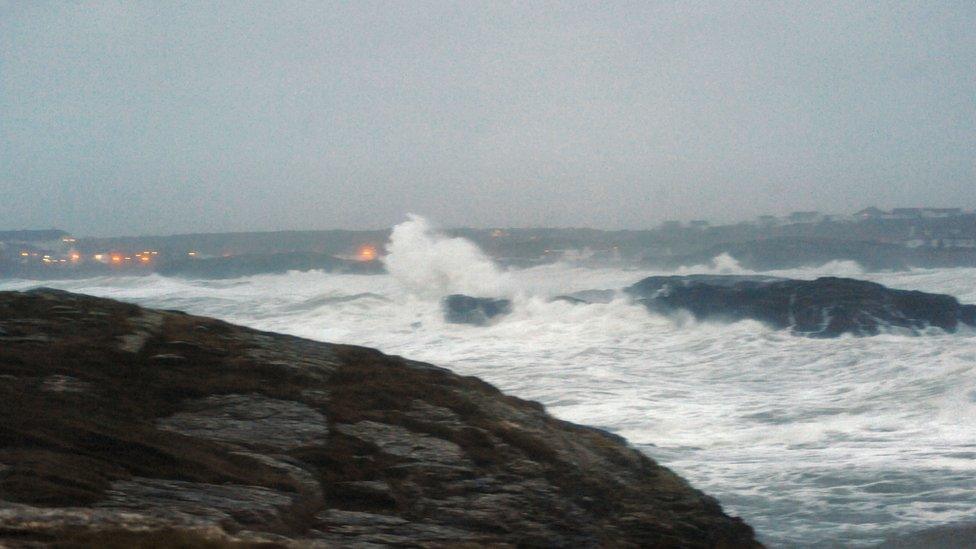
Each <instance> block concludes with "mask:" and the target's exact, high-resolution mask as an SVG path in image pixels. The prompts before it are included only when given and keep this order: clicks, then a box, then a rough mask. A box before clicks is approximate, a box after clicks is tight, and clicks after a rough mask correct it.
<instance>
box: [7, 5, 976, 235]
mask: <svg viewBox="0 0 976 549" xmlns="http://www.w3.org/2000/svg"><path fill="white" fill-rule="evenodd" d="M973 29H976V5H974V4H973V3H971V2H958V3H953V2H944V3H938V5H930V4H929V3H911V4H909V3H890V4H886V3H873V4H871V5H867V4H866V3H816V4H814V3H807V2H797V3H785V2H784V3H770V2H750V3H722V4H719V3H714V2H707V3H691V2H679V3H670V2H655V3H651V2H613V3H610V4H604V3H588V4H581V3H572V4H570V3H531V5H521V4H502V3H496V2H492V3H474V2H460V3H456V2H443V3H442V2H424V3H420V2H401V3H394V2H389V3H379V2H350V3H320V2H307V3H306V2H281V1H276V2H243V1H242V2H207V3H169V2H71V3H66V2H40V1H38V2H26V1H25V2H11V1H9V0H7V1H3V0H0V229H2V228H8V229H9V228H42V227H52V226H56V227H60V228H64V229H66V230H69V231H71V232H73V233H75V234H79V235H113V234H161V233H162V234H167V233H182V232H205V231H206V232H209V231H235V230H274V229H325V228H369V227H385V226H390V225H392V224H394V223H398V222H400V221H402V220H403V219H404V216H405V214H406V213H407V212H416V213H419V214H423V215H426V216H429V217H431V218H432V219H435V220H437V221H438V222H439V223H440V224H442V225H447V226H475V227H485V226H574V227H581V226H591V227H598V228H643V227H650V226H652V225H655V224H657V223H659V222H661V221H663V220H665V219H692V218H704V219H711V220H716V221H731V220H739V219H748V218H751V217H753V216H755V215H758V214H764V213H770V214H782V213H786V212H788V211H791V210H814V209H816V210H822V211H827V212H853V211H855V210H856V209H859V208H861V207H864V206H869V205H877V206H880V207H884V208H889V207H896V206H915V205H920V206H958V207H964V208H973V207H976V192H974V190H976V147H974V145H976V142H974V141H976V138H974V136H976V99H974V98H976V71H974V70H973V67H976V31H974V30H973Z"/></svg>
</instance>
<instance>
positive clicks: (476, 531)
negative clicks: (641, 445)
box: [0, 291, 759, 548]
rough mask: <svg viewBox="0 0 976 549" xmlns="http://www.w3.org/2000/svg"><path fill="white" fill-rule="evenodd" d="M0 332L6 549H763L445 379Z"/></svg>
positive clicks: (690, 504)
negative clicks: (258, 548)
mask: <svg viewBox="0 0 976 549" xmlns="http://www.w3.org/2000/svg"><path fill="white" fill-rule="evenodd" d="M52 305H58V306H65V307H71V308H73V309H76V310H77V311H78V313H77V314H72V315H71V316H70V317H68V316H66V315H64V314H63V311H64V310H63V309H62V310H61V311H60V312H58V311H53V312H52V311H51V310H50V309H51V306H52ZM0 318H2V319H3V321H4V327H5V329H6V330H8V332H9V333H11V334H16V335H17V337H16V338H11V337H7V338H5V339H4V340H3V342H2V344H0V380H2V383H0V546H4V547H41V546H48V545H53V546H72V547H73V546H83V547H90V546H95V547H98V546H104V545H111V546H115V547H124V546H150V545H152V546H186V547H200V546H207V547H210V546H229V545H232V544H235V543H237V542H243V543H245V544H247V545H246V546H254V545H255V544H267V545H265V546H269V547H323V548H325V547H329V548H332V547H369V546H387V545H403V546H420V547H431V546H439V547H443V546H455V545H458V544H463V545H464V546H471V547H476V546H492V547H510V546H537V547H541V546H545V547H598V546H614V547H636V546H656V547H758V546H759V545H758V543H757V542H756V541H755V539H754V537H753V532H752V529H751V528H750V527H749V526H748V525H746V524H745V523H743V522H742V521H741V520H740V519H737V518H733V517H729V516H728V515H726V514H725V513H724V512H723V511H722V509H721V507H720V506H719V504H718V502H717V501H715V500H714V499H713V498H711V497H709V496H707V495H705V494H703V493H701V492H699V491H698V490H695V489H694V488H692V487H691V486H689V485H688V483H687V482H685V481H684V480H683V479H681V478H680V477H678V476H677V475H675V474H674V473H672V472H671V471H670V470H668V469H666V468H664V467H661V466H660V465H658V464H657V463H655V462H654V461H653V460H651V459H650V458H648V457H647V456H645V455H643V454H641V453H640V452H638V451H636V450H635V449H633V448H631V447H629V446H628V445H627V444H626V442H625V441H624V440H623V439H621V438H619V437H617V436H614V435H611V434H609V433H606V432H603V431H600V430H597V429H592V428H588V427H582V426H579V425H574V424H572V423H568V422H564V421H560V420H557V419H555V418H553V417H551V416H549V415H548V414H546V413H545V411H544V410H543V408H542V406H540V405H539V404H537V403H533V402H528V401H524V400H520V399H517V398H514V397H510V396H506V395H504V394H502V393H501V392H499V391H498V390H497V389H495V388H494V387H492V386H490V385H488V384H486V383H484V382H482V381H480V380H478V379H476V378H472V377H461V376H457V375H455V374H453V373H451V372H450V371H448V370H445V369H443V368H438V367H436V366H432V365H429V364H424V363H420V362H414V361H410V360H406V359H403V358H399V357H392V356H386V355H384V354H382V353H380V352H378V351H374V350H371V349H365V348H360V347H351V346H345V345H331V344H327V343H317V342H312V341H308V340H303V339H299V338H295V337H290V336H284V335H277V334H270V333H265V332H258V331H256V330H250V329H246V328H241V327H238V326H233V325H230V324H227V323H224V322H220V321H217V320H212V319H206V318H200V317H194V316H189V315H182V314H177V313H172V312H164V311H150V310H146V309H142V308H140V307H137V306H135V305H130V304H124V303H119V302H115V301H111V300H106V299H97V298H92V297H85V296H78V295H72V294H67V293H64V292H50V291H34V292H27V293H16V292H6V293H0ZM147 319H149V320H147ZM173 354H179V356H180V357H182V358H181V360H160V359H159V357H160V356H161V355H173Z"/></svg>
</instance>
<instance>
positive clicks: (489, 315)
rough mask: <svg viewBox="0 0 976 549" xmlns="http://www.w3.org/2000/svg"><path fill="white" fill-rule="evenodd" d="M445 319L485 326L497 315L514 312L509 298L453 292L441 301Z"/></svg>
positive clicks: (451, 321) (454, 322)
mask: <svg viewBox="0 0 976 549" xmlns="http://www.w3.org/2000/svg"><path fill="white" fill-rule="evenodd" d="M441 307H442V308H443V309H444V320H446V321H447V322H450V323H453V324H473V325H475V326H484V325H485V324H488V321H490V320H491V319H493V318H495V317H496V316H501V315H507V314H508V313H510V312H512V302H511V301H509V300H508V299H493V298H490V297H471V296H467V295H462V294H453V295H449V296H447V297H445V298H444V299H443V300H442V301H441Z"/></svg>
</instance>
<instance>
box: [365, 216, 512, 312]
mask: <svg viewBox="0 0 976 549" xmlns="http://www.w3.org/2000/svg"><path fill="white" fill-rule="evenodd" d="M387 251H388V252H389V254H388V255H387V256H386V257H385V258H383V263H384V265H385V266H386V270H387V271H388V272H389V273H390V275H392V276H393V277H394V278H396V279H397V281H399V282H400V284H402V285H403V287H404V288H406V289H407V290H408V291H410V292H411V293H413V294H415V295H418V296H423V297H441V296H444V295H447V294H453V293H462V294H468V295H473V296H478V297H495V296H499V295H504V294H507V293H508V290H509V288H508V280H507V278H508V277H507V276H506V275H505V274H504V273H502V272H501V271H499V269H498V268H497V267H496V266H495V264H494V263H493V262H492V261H491V259H489V258H488V256H486V255H485V254H484V253H482V251H481V250H480V249H478V247H477V246H476V245H474V243H472V242H470V241H468V240H465V239H463V238H448V237H446V236H444V235H442V234H440V233H438V232H437V231H436V230H435V229H434V228H433V227H432V226H431V224H430V222H429V221H427V220H426V219H424V218H423V217H420V216H419V215H413V214H410V215H409V220H408V221H405V222H403V223H401V224H399V225H397V226H395V227H394V228H393V232H392V234H391V235H390V242H389V244H388V245H387Z"/></svg>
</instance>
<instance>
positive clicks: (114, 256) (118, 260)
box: [112, 254, 122, 263]
mask: <svg viewBox="0 0 976 549" xmlns="http://www.w3.org/2000/svg"><path fill="white" fill-rule="evenodd" d="M112 263H122V256H121V255H118V254H112Z"/></svg>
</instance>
